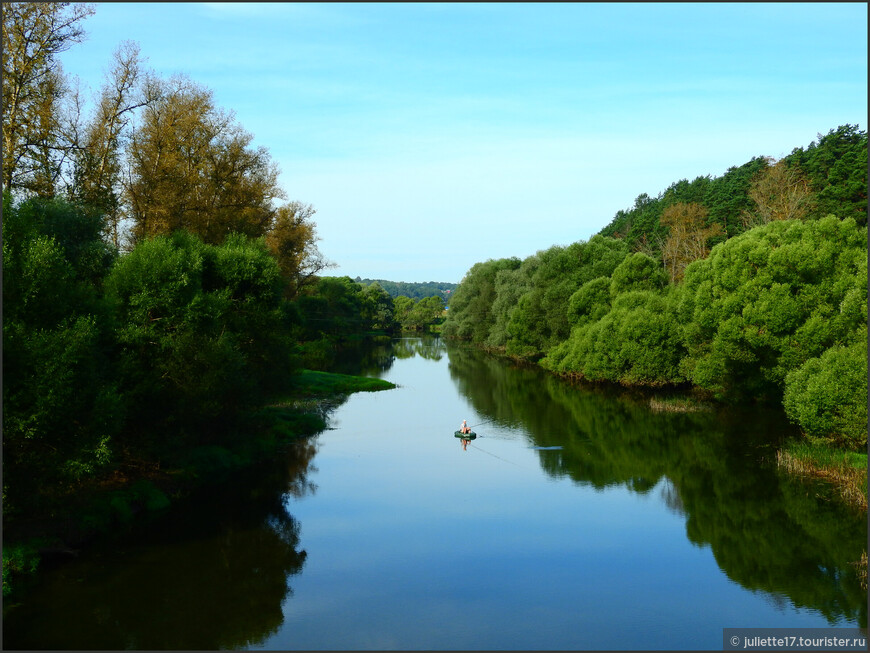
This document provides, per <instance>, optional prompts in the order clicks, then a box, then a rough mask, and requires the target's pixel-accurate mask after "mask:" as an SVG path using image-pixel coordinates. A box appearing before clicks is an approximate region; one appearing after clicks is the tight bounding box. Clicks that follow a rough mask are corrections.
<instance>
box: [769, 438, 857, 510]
mask: <svg viewBox="0 0 870 653" xmlns="http://www.w3.org/2000/svg"><path fill="white" fill-rule="evenodd" d="M776 461H777V465H778V466H779V467H780V468H781V469H784V470H785V471H787V472H789V473H791V474H795V475H797V476H802V477H805V478H817V479H821V480H823V481H826V482H828V483H830V484H831V485H833V486H834V487H835V488H836V490H837V492H838V493H839V495H840V496H841V497H842V498H843V500H844V501H845V502H846V503H847V504H848V505H850V506H854V507H856V508H859V509H861V510H863V511H865V512H866V511H867V454H866V453H858V452H854V451H845V450H843V449H836V448H833V447H831V446H830V445H827V444H824V443H820V442H813V441H810V440H798V441H792V442H790V443H788V444H787V445H786V446H785V447H783V448H782V449H781V450H780V451H777V453H776Z"/></svg>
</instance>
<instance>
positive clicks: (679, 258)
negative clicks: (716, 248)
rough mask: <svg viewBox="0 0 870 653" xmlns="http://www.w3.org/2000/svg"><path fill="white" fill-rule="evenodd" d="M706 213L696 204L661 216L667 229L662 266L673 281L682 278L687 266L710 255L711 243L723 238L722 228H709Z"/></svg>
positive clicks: (675, 206) (675, 207) (680, 204)
mask: <svg viewBox="0 0 870 653" xmlns="http://www.w3.org/2000/svg"><path fill="white" fill-rule="evenodd" d="M706 218H707V209H705V208H704V207H703V206H701V205H700V204H698V203H696V202H690V203H688V204H686V203H683V202H678V203H677V204H672V205H671V206H669V207H668V208H666V209H665V210H664V211H663V212H662V217H661V221H660V222H661V224H662V225H663V226H665V227H668V236H667V238H666V239H665V241H664V244H663V245H662V262H663V263H664V265H665V269H666V270H667V272H668V274H669V275H670V278H671V281H673V282H677V281H679V280H680V279H682V278H683V272H684V271H685V269H686V266H688V265H689V263H691V262H692V261H697V260H698V259H702V258H704V257H705V256H707V254H708V253H709V252H710V248H709V241H710V239H711V238H713V237H714V236H719V235H721V234H722V233H723V232H722V226H721V225H719V224H712V225H709V226H708V225H707V222H706Z"/></svg>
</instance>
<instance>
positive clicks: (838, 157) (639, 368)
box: [442, 125, 867, 451]
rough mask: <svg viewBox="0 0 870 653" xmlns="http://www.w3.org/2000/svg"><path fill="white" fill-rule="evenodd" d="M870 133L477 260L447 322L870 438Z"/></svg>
mask: <svg viewBox="0 0 870 653" xmlns="http://www.w3.org/2000/svg"><path fill="white" fill-rule="evenodd" d="M866 175H867V134H866V132H865V131H862V130H860V129H859V128H858V126H857V125H843V126H840V127H837V128H836V129H832V130H830V131H829V132H828V133H827V134H825V135H822V134H819V135H818V139H817V140H816V141H814V142H813V143H811V144H810V145H809V146H807V147H806V148H804V147H798V148H795V149H794V150H793V151H792V152H791V154H789V155H788V156H786V157H784V158H783V159H781V160H779V161H774V160H773V159H771V158H768V157H757V158H754V159H752V160H751V161H749V162H748V163H745V164H743V165H741V166H739V167H732V168H729V169H728V171H727V172H726V173H725V174H724V175H722V176H721V177H715V178H712V177H710V176H706V177H698V178H697V179H695V180H694V181H692V182H689V181H687V180H682V181H679V182H676V183H674V184H672V185H671V186H669V187H668V188H667V189H666V190H665V191H663V192H662V193H660V194H659V195H658V196H657V197H655V198H652V197H650V196H649V195H647V194H642V195H640V196H639V197H638V198H637V200H636V201H635V205H634V206H633V207H632V208H631V209H629V210H626V211H619V212H618V213H617V214H616V216H615V217H614V218H613V220H612V221H611V223H610V224H609V225H607V226H606V227H605V228H604V229H602V230H601V231H600V232H599V233H597V234H595V235H594V236H592V237H591V238H590V239H589V240H588V241H578V242H575V243H572V244H570V245H566V246H562V245H554V246H552V247H550V248H549V249H545V250H540V251H538V252H536V253H535V254H533V255H531V256H528V257H526V258H524V259H520V258H517V257H512V258H505V259H498V260H488V261H484V262H479V263H476V264H475V265H473V266H472V267H471V269H470V270H469V271H468V272H467V274H466V275H465V277H464V278H463V279H462V282H461V283H460V284H459V286H458V288H457V289H456V290H455V292H454V293H453V294H452V296H451V302H450V311H449V313H448V316H447V320H446V322H445V324H444V325H443V329H442V333H443V335H444V336H446V337H451V338H456V339H462V340H468V341H471V342H473V343H474V344H476V345H478V346H480V347H483V348H486V349H488V350H491V351H495V352H500V353H503V354H505V355H507V356H511V357H514V358H517V359H523V360H528V361H532V362H535V363H537V364H538V365H540V366H541V367H543V368H545V369H547V370H551V371H553V372H555V373H557V374H559V375H563V376H565V377H570V378H572V379H578V380H582V381H589V382H604V383H614V384H620V385H623V386H631V387H647V388H674V389H681V390H684V391H685V390H689V391H692V392H695V393H696V394H700V395H703V396H705V397H708V398H712V399H716V400H719V401H723V402H747V401H752V402H756V401H758V402H771V403H778V404H780V405H781V406H782V408H783V409H784V410H785V412H786V414H787V415H788V417H789V418H790V419H791V420H792V421H793V422H794V423H796V424H797V425H799V426H800V428H801V429H802V430H803V432H804V433H805V434H806V435H807V436H808V437H810V438H813V439H814V441H816V442H819V443H822V444H826V445H828V446H831V447H835V448H839V449H845V450H849V451H865V450H866V446H867V177H866Z"/></svg>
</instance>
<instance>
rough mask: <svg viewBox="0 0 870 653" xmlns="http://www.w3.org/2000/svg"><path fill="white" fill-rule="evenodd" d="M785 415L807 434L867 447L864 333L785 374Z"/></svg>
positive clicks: (848, 444) (855, 446) (853, 447)
mask: <svg viewBox="0 0 870 653" xmlns="http://www.w3.org/2000/svg"><path fill="white" fill-rule="evenodd" d="M783 406H784V407H785V412H786V414H787V415H788V416H789V417H790V418H791V419H792V420H794V421H795V422H796V423H797V424H799V425H800V427H801V428H802V429H803V430H804V431H805V432H806V433H808V434H810V435H812V436H816V437H823V438H827V439H831V440H834V441H835V442H836V443H837V444H841V445H846V446H848V447H849V448H852V449H855V450H860V449H865V448H866V446H867V332H866V330H865V331H864V335H863V338H859V339H858V340H857V341H856V342H855V343H853V344H851V345H848V346H844V345H838V346H835V347H831V348H830V349H828V350H827V351H825V353H823V354H822V355H821V356H819V357H816V358H811V359H810V360H808V361H807V362H806V363H804V364H803V365H802V366H801V367H799V368H798V369H796V370H792V371H791V372H789V373H788V375H787V376H786V382H785V395H784V397H783Z"/></svg>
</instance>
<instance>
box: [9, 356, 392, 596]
mask: <svg viewBox="0 0 870 653" xmlns="http://www.w3.org/2000/svg"><path fill="white" fill-rule="evenodd" d="M395 387H396V386H395V385H394V384H392V383H389V382H387V381H383V380H381V379H372V378H367V377H358V376H350V375H347V374H330V373H327V372H314V371H309V370H304V371H303V372H301V373H299V374H298V375H297V376H296V377H295V378H294V379H293V383H292V386H291V387H290V388H289V389H288V392H287V394H286V397H285V398H284V399H283V400H282V401H280V402H277V403H275V404H272V405H269V406H265V407H263V408H261V409H259V410H257V411H255V412H253V413H251V414H250V415H247V416H246V417H245V418H243V420H242V423H243V424H245V427H244V429H242V430H243V433H240V434H239V435H238V436H237V437H235V438H231V439H230V442H229V443H227V444H224V445H209V446H199V447H195V448H193V449H189V450H186V451H183V452H178V453H177V454H175V455H173V456H171V457H168V458H167V459H164V460H163V461H161V462H156V461H144V460H138V459H135V458H134V457H132V456H130V455H129V454H128V453H125V452H118V455H117V462H116V463H115V465H114V466H113V468H112V469H111V470H110V471H107V472H106V473H104V474H103V475H102V476H101V477H99V478H92V479H89V480H87V481H83V482H82V483H80V484H79V485H78V486H76V487H71V488H66V489H65V491H63V492H62V493H60V494H59V495H58V497H57V499H56V503H57V508H56V509H54V510H52V511H50V512H48V513H46V514H42V515H31V516H28V518H20V519H17V520H14V521H12V522H11V523H7V522H6V520H4V536H3V596H4V597H7V596H10V594H11V592H12V591H13V588H14V587H17V586H18V585H19V582H22V583H24V582H26V580H25V579H26V578H27V577H32V576H34V575H35V574H36V573H37V572H38V570H39V569H40V567H43V566H44V563H45V562H46V561H47V560H51V561H52V562H62V561H63V560H64V559H71V558H74V557H75V556H77V555H78V553H79V551H80V549H82V548H84V547H85V546H87V544H88V543H89V542H90V541H92V540H93V539H95V538H97V537H99V536H101V535H105V534H107V533H110V532H112V531H113V530H115V529H117V528H120V527H124V526H125V525H127V524H129V523H131V522H132V520H134V519H140V518H143V517H144V516H148V515H155V514H156V513H159V512H160V511H161V510H165V509H166V508H167V507H169V506H170V505H171V504H172V502H173V501H175V500H177V499H178V498H180V497H182V496H184V495H186V494H187V493H189V492H190V491H192V490H193V489H195V488H197V487H199V486H201V485H204V484H206V483H209V482H213V481H217V480H220V478H221V477H222V476H223V475H224V474H226V473H228V472H230V471H232V470H234V469H239V468H241V467H245V466H247V465H251V464H253V463H254V462H255V461H257V460H260V459H262V458H263V457H264V456H267V455H270V454H272V453H274V452H275V451H277V450H278V449H279V448H281V447H282V446H286V445H287V444H288V443H290V442H293V441H294V440H297V439H299V438H303V437H307V436H310V435H315V434H317V433H319V432H321V431H323V430H324V429H325V428H326V414H327V413H328V410H329V407H330V406H331V405H333V400H334V399H336V398H339V397H341V396H345V395H348V394H351V393H354V392H375V391H379V390H387V389H391V388H395Z"/></svg>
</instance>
